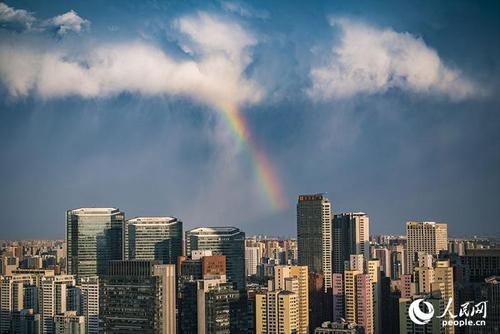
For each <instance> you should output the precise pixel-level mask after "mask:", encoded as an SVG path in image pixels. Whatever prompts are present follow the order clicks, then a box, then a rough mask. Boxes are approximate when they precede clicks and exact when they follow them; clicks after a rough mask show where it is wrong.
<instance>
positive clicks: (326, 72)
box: [308, 18, 478, 100]
mask: <svg viewBox="0 0 500 334" xmlns="http://www.w3.org/2000/svg"><path fill="white" fill-rule="evenodd" d="M330 24H331V25H332V26H334V27H338V28H340V31H341V38H340V42H339V43H338V44H337V45H335V46H334V47H333V48H332V50H331V54H330V55H329V59H328V61H327V62H326V64H322V65H321V66H317V67H313V68H312V70H311V72H310V78H311V81H312V87H311V88H310V89H309V91H308V93H309V95H310V96H311V97H313V98H314V99H316V100H331V99H346V98H351V97H353V96H355V95H357V94H368V95H370V94H377V93H384V92H386V91H387V90H389V89H391V88H398V89H401V90H404V91H409V92H415V93H426V94H435V95H445V96H448V97H449V98H451V99H454V100H459V99H463V98H467V97H470V96H472V95H475V94H477V93H478V89H477V88H476V87H475V86H474V84H473V83H472V82H470V81H469V80H467V79H466V78H464V77H463V76H462V75H461V73H460V72H459V71H458V70H455V69H452V68H450V67H448V66H446V65H445V64H444V63H443V61H442V60H441V59H440V57H439V55H438V54H437V52H436V51H435V50H433V49H432V48H430V47H428V46H427V45H426V44H425V42H424V41H423V40H422V39H421V38H418V37H415V36H413V35H411V34H409V33H399V32H396V31H394V30H392V29H389V28H387V29H379V28H376V27H373V26H369V25H367V24H364V23H360V22H356V21H352V20H350V19H345V18H332V19H331V20H330Z"/></svg>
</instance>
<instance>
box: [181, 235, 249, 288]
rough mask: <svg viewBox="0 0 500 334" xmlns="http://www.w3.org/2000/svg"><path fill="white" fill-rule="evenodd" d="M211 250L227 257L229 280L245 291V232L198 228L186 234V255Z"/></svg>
mask: <svg viewBox="0 0 500 334" xmlns="http://www.w3.org/2000/svg"><path fill="white" fill-rule="evenodd" d="M194 250H211V251H212V252H213V254H214V255H216V254H217V255H225V256H226V275H227V280H228V281H229V282H231V283H234V284H236V289H238V290H241V289H245V281H246V276H245V232H242V231H240V230H239V229H238V228H236V227H198V228H195V229H192V230H190V231H187V232H186V253H187V256H191V252H192V251H194Z"/></svg>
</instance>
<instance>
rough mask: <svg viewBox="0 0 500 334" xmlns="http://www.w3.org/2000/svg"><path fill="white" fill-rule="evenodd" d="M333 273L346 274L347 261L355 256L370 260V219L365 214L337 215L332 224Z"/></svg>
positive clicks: (349, 213)
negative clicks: (360, 255)
mask: <svg viewBox="0 0 500 334" xmlns="http://www.w3.org/2000/svg"><path fill="white" fill-rule="evenodd" d="M332 234H333V272H335V273H342V272H344V269H345V266H344V263H345V261H349V257H350V256H351V255H355V254H362V255H363V259H364V260H365V261H367V260H369V259H370V242H369V234H370V218H369V217H368V215H367V214H365V213H363V212H348V213H341V214H337V215H335V216H334V218H333V223H332Z"/></svg>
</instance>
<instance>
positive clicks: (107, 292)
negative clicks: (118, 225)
mask: <svg viewBox="0 0 500 334" xmlns="http://www.w3.org/2000/svg"><path fill="white" fill-rule="evenodd" d="M100 281H101V282H102V284H101V296H100V301H101V303H100V316H101V324H102V327H101V330H102V331H104V332H105V333H108V334H113V333H141V332H144V333H163V334H175V332H176V320H175V319H176V317H175V312H176V311H175V298H176V297H175V295H176V292H175V265H172V264H158V262H156V261H151V260H128V261H111V262H110V263H109V271H108V274H107V275H105V276H103V277H102V278H100Z"/></svg>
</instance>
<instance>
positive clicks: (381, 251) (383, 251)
mask: <svg viewBox="0 0 500 334" xmlns="http://www.w3.org/2000/svg"><path fill="white" fill-rule="evenodd" d="M372 257H373V258H375V259H379V260H380V267H381V268H382V271H383V272H384V276H385V277H391V275H392V274H391V252H390V251H389V249H387V248H386V247H376V248H374V249H373V256H372Z"/></svg>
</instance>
